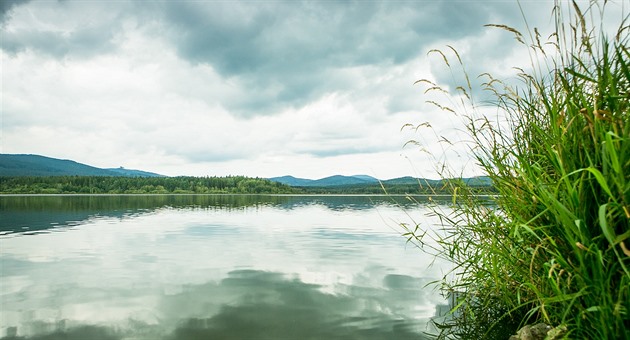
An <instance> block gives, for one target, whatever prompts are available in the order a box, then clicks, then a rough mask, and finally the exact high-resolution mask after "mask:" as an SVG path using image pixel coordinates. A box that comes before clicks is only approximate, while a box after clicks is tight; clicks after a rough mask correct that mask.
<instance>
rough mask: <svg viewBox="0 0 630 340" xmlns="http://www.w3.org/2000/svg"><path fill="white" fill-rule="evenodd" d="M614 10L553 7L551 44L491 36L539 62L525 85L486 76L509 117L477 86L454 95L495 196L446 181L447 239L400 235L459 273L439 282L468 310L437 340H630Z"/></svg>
mask: <svg viewBox="0 0 630 340" xmlns="http://www.w3.org/2000/svg"><path fill="white" fill-rule="evenodd" d="M608 5H609V4H607V2H604V3H603V4H601V3H598V2H592V3H591V4H590V5H589V7H587V8H580V7H579V6H578V5H577V4H575V3H570V4H566V3H563V2H556V6H555V7H554V12H553V15H554V18H555V22H556V25H555V32H554V33H553V34H552V35H550V37H549V38H548V39H547V40H546V41H542V40H545V39H543V37H542V35H541V34H540V33H539V31H538V30H537V29H534V30H533V31H532V32H529V33H527V35H524V34H522V33H521V32H519V31H517V30H515V29H513V28H511V27H508V26H504V25H489V26H492V27H493V28H497V29H502V30H505V31H506V32H507V34H513V35H515V37H516V38H517V40H518V41H519V42H521V43H522V44H523V46H524V48H526V49H527V50H528V52H529V55H530V59H531V60H532V65H531V66H532V67H531V71H527V72H526V71H524V70H520V73H519V75H518V80H519V85H518V86H511V85H509V84H507V83H505V82H503V81H502V80H499V79H495V78H493V77H492V76H491V75H488V74H485V75H483V76H482V77H483V79H485V80H486V81H485V82H484V84H483V89H484V90H486V91H489V93H491V95H492V98H493V101H492V105H491V107H492V110H494V111H495V112H496V111H497V109H498V111H499V112H501V113H502V115H503V120H501V121H494V120H491V119H488V118H486V116H485V115H484V114H483V112H484V111H488V110H489V107H488V106H487V105H478V104H476V103H475V102H474V100H473V98H472V96H471V93H473V89H472V88H471V85H470V82H468V84H466V85H465V86H461V87H458V88H457V89H456V90H455V91H454V92H451V93H449V97H448V98H460V99H462V100H463V102H462V103H463V104H464V105H462V106H464V107H468V108H471V109H468V110H466V112H464V114H462V115H459V116H460V117H464V120H465V122H466V126H467V132H468V137H469V138H470V140H471V150H472V152H473V153H474V155H475V159H476V162H477V163H478V164H479V165H480V166H481V168H482V169H483V170H484V171H485V172H486V174H487V175H488V176H490V177H491V179H492V181H493V182H494V185H495V188H496V190H497V192H498V196H497V198H496V202H495V203H496V205H493V206H490V207H489V206H488V205H487V204H485V203H484V202H483V201H481V200H479V199H478V198H476V196H475V195H474V192H472V191H471V190H470V188H468V187H467V186H466V185H464V184H463V183H457V182H450V185H449V189H450V190H451V192H452V193H453V194H454V199H453V211H452V212H451V211H450V210H449V211H448V212H445V211H441V210H439V207H438V206H436V207H434V213H435V214H437V215H438V216H439V217H440V218H441V220H442V221H443V229H442V230H440V231H438V232H437V233H434V234H432V233H430V232H429V231H428V230H424V229H423V228H422V226H419V225H416V226H415V227H414V228H410V227H408V226H407V225H404V226H405V227H406V228H407V234H406V236H407V237H408V238H409V240H410V241H411V242H414V243H416V244H417V245H418V246H419V247H422V248H423V249H424V250H425V251H427V252H429V253H431V254H433V255H435V256H438V257H442V258H445V259H448V260H449V261H451V262H452V263H453V270H452V271H451V272H450V273H449V274H447V275H445V276H444V278H443V280H441V281H440V282H439V283H438V284H440V287H441V290H442V292H443V293H444V294H445V295H447V294H452V293H453V292H456V293H457V296H458V299H457V301H458V303H457V304H456V306H454V308H453V311H452V315H451V316H450V317H449V318H447V319H446V320H445V321H442V322H441V323H439V324H438V325H437V326H438V327H439V329H440V330H441V334H440V336H439V338H445V339H446V338H453V337H456V338H468V339H482V338H487V339H501V338H507V337H509V335H510V334H515V333H516V330H517V329H518V328H519V327H521V326H523V325H526V324H533V323H537V322H545V323H547V324H549V325H552V326H562V327H566V332H565V333H564V335H563V336H564V337H566V338H577V339H630V331H628V329H630V51H629V49H628V40H629V38H628V36H629V32H630V28H629V27H628V22H627V16H624V17H623V19H622V20H621V22H620V23H619V25H618V29H617V31H616V32H613V34H607V33H606V32H605V30H604V29H603V25H604V24H609V23H610V22H609V21H608V20H609V19H608V17H607V12H606V9H607V6H608ZM451 52H452V53H453V55H454V56H455V58H456V59H457V60H458V61H459V63H460V64H461V59H460V58H459V55H457V52H456V51H455V50H454V49H451ZM437 53H440V55H441V56H442V57H444V59H445V60H446V61H447V64H448V65H449V67H450V65H451V64H453V63H452V62H450V63H449V60H448V58H447V54H446V53H443V52H441V51H439V52H437ZM464 72H465V71H464ZM466 79H468V75H466ZM418 82H419V83H426V84H428V90H427V91H428V92H433V91H437V92H440V93H442V92H445V89H443V88H441V87H440V86H439V85H437V84H433V83H431V82H430V81H427V80H420V81H418ZM435 104H436V105H437V106H438V107H439V108H441V109H443V110H445V111H448V112H451V113H453V112H457V109H456V108H453V107H452V106H453V105H452V104H448V105H446V104H444V103H435ZM447 172H448V170H444V172H443V173H444V177H454V176H453V175H452V174H450V173H447Z"/></svg>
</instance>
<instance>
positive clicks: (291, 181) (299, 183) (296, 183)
mask: <svg viewBox="0 0 630 340" xmlns="http://www.w3.org/2000/svg"><path fill="white" fill-rule="evenodd" d="M269 180H270V181H274V182H278V183H282V184H286V185H289V186H292V187H305V186H308V185H309V183H311V182H313V180H312V179H306V178H296V177H293V176H282V177H273V178H269Z"/></svg>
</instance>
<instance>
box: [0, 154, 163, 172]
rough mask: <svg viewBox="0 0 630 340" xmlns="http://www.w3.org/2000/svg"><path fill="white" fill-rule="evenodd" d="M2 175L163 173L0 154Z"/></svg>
mask: <svg viewBox="0 0 630 340" xmlns="http://www.w3.org/2000/svg"><path fill="white" fill-rule="evenodd" d="M0 176H7V177H16V176H117V177H160V176H162V175H158V174H155V173H151V172H145V171H139V170H129V169H123V168H118V169H101V168H97V167H93V166H90V165H87V164H82V163H78V162H75V161H71V160H67V159H57V158H51V157H45V156H40V155H25V154H0Z"/></svg>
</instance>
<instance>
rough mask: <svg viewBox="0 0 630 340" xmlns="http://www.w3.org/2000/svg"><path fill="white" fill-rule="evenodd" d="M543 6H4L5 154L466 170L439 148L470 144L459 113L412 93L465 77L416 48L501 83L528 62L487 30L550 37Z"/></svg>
mask: <svg viewBox="0 0 630 340" xmlns="http://www.w3.org/2000/svg"><path fill="white" fill-rule="evenodd" d="M551 8H552V1H547V0H545V1H541V0H539V1H533V0H529V1H528V0H521V1H520V7H519V5H518V3H517V2H516V1H512V0H505V1H501V0H496V1H492V0H485V1H475V0H472V1H463V0H460V1H458V0H442V1H438V0H417V1H312V2H311V1H252V0H250V1H204V0H200V1H168V0H166V1H164V0H163V1H151V0H147V1H126V0H116V1H91V0H83V1H65V0H64V1H52V0H51V1H47V0H43V1H15V0H8V1H6V0H3V1H2V2H1V3H0V28H1V30H2V32H1V33H2V37H1V38H2V41H1V43H2V46H1V51H0V54H1V60H2V69H1V72H2V98H1V109H2V112H1V135H0V138H1V139H0V153H11V154H15V153H24V154H39V155H44V156H49V157H55V158H62V159H71V160H75V161H77V162H81V163H86V164H89V165H93V166H97V167H119V166H123V167H125V168H129V169H141V170H146V171H153V172H157V173H160V174H164V175H169V176H177V175H194V176H225V175H246V176H253V177H274V176H283V175H293V176H296V177H302V178H312V179H316V178H322V177H326V176H331V175H335V174H342V175H357V174H366V175H370V176H374V177H377V178H380V179H389V178H395V177H402V176H417V177H427V178H437V177H438V175H437V172H436V169H438V168H439V164H440V163H441V162H444V161H446V163H448V165H449V166H451V167H453V169H454V172H456V173H461V174H462V175H479V174H481V173H480V172H479V170H478V169H477V167H476V166H475V162H474V161H473V160H472V157H471V156H470V152H469V151H468V146H467V145H466V144H465V143H454V144H453V145H452V146H449V147H447V148H446V149H445V147H444V143H438V142H437V140H438V139H441V137H444V138H446V139H448V140H450V141H453V140H455V141H457V140H466V137H465V133H464V132H463V130H462V124H461V117H458V116H456V115H453V114H450V113H448V112H444V111H441V110H439V109H437V108H436V107H435V106H433V105H430V104H428V103H426V101H427V100H432V98H430V97H429V96H428V95H427V94H425V93H424V90H425V89H426V87H422V86H421V85H419V84H415V85H414V82H415V81H416V80H419V79H429V80H431V81H433V82H435V83H436V84H438V85H441V86H444V87H445V88H448V89H453V88H454V87H455V86H457V84H458V82H461V81H462V80H463V77H462V76H461V72H458V68H454V70H452V71H451V70H449V69H448V68H447V67H446V66H445V65H444V62H443V60H442V59H441V57H440V56H439V55H437V54H436V53H428V52H429V51H430V50H432V49H441V50H445V51H447V52H448V47H447V46H452V47H454V48H455V49H456V50H457V51H458V52H459V55H460V56H461V58H462V60H463V62H464V64H465V65H466V68H467V70H468V72H469V74H471V75H478V74H481V73H482V72H490V73H492V74H493V75H495V76H497V77H510V75H512V74H514V73H515V72H514V70H513V69H512V67H513V66H519V65H520V66H523V64H527V61H528V58H527V53H526V52H524V50H523V47H522V46H521V45H519V44H518V43H517V42H516V41H515V39H514V37H513V35H511V34H509V33H507V32H505V31H502V30H499V29H496V28H489V27H484V25H485V24H506V25H509V26H511V27H515V28H517V29H521V30H523V31H524V30H525V21H524V19H523V18H524V16H525V17H526V18H527V24H529V25H530V27H534V26H535V27H540V28H541V30H542V31H543V32H548V33H551V31H550V28H551V27H552V23H553V18H552V14H551ZM450 57H451V58H452V55H450ZM451 60H452V59H451ZM442 99H444V98H442ZM446 100H447V101H448V100H449V99H448V98H446ZM424 122H427V123H429V124H430V126H431V128H430V129H428V128H427V129H425V128H420V129H418V130H417V131H415V130H414V129H402V127H403V126H404V125H405V124H413V125H419V124H422V123H424ZM409 140H416V141H418V142H419V143H418V144H413V143H412V144H407V145H406V146H405V144H406V142H407V141H409Z"/></svg>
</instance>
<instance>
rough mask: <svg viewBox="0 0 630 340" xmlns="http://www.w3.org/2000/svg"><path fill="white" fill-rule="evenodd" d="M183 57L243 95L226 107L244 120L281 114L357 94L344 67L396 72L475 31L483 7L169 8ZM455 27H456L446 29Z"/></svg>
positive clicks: (168, 18) (432, 4) (320, 5)
mask: <svg viewBox="0 0 630 340" xmlns="http://www.w3.org/2000/svg"><path fill="white" fill-rule="evenodd" d="M167 7H168V8H167V9H165V14H164V15H165V19H166V21H167V22H168V24H167V25H168V26H169V27H171V28H172V30H171V31H170V34H171V35H170V39H171V41H172V43H173V44H174V46H175V48H176V49H177V51H178V54H179V55H180V57H182V58H184V59H186V60H189V61H190V62H191V63H207V64H209V65H211V66H212V67H213V68H214V69H215V70H216V71H217V72H218V73H219V74H220V75H221V76H223V77H226V78H228V79H230V80H231V81H233V82H235V83H236V84H238V86H239V87H241V89H242V93H243V96H242V97H241V98H239V99H236V98H234V99H233V100H232V101H229V102H225V103H224V104H225V105H226V107H227V109H228V110H230V112H235V113H238V114H240V115H244V116H252V115H258V114H272V113H278V112H279V111H281V110H282V108H284V107H293V108H299V107H302V106H304V105H306V104H307V103H308V102H310V101H312V100H316V99H318V98H321V97H322V96H324V95H326V94H329V93H335V92H339V91H351V90H352V89H353V88H355V87H356V84H355V83H353V82H352V78H348V77H347V76H346V77H344V70H346V69H349V68H356V67H363V66H376V67H382V68H383V69H381V70H380V71H381V72H383V73H384V72H386V71H385V68H388V67H394V66H396V65H400V64H403V63H406V62H409V61H411V60H413V59H415V58H417V57H418V53H419V52H420V51H421V50H422V48H423V46H425V45H426V44H429V43H430V42H432V41H436V40H438V39H440V38H441V37H447V36H448V37H462V36H465V35H468V34H470V30H479V29H480V28H481V25H480V24H479V22H480V20H481V22H483V20H484V17H486V16H487V14H486V11H485V9H484V6H483V5H479V4H476V3H475V4H467V3H466V4H462V3H461V2H447V3H442V2H440V3H435V2H427V3H420V2H411V3H395V4H388V3H380V2H367V3H366V2H343V3H330V2H325V3H305V4H294V3H284V2H279V3H278V2H273V3H265V4H263V5H261V4H260V3H240V4H238V5H232V4H227V3H212V4H211V5H208V4H206V3H203V4H200V3H195V2H187V3H184V4H180V3H169V5H168V6H167ZM452 20H457V21H458V25H451V22H452Z"/></svg>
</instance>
